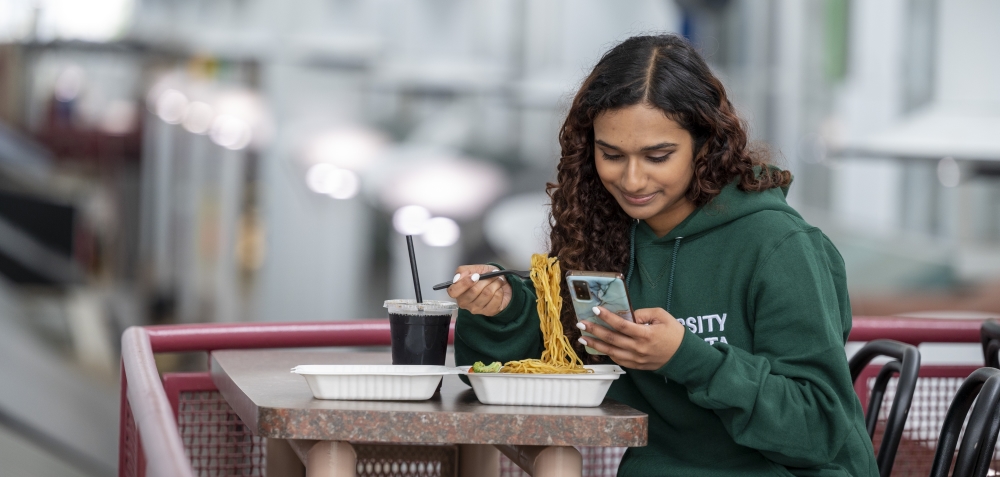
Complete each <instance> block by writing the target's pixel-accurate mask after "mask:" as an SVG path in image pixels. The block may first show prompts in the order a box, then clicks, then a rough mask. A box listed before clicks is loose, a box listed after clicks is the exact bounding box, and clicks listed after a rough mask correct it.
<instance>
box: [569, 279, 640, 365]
mask: <svg viewBox="0 0 1000 477" xmlns="http://www.w3.org/2000/svg"><path fill="white" fill-rule="evenodd" d="M566 284H567V285H568V286H569V288H570V292H569V294H570V297H571V298H572V299H573V310H574V311H575V312H576V319H577V320H578V321H589V322H591V323H597V324H598V325H601V326H603V327H605V328H611V327H610V326H608V324H607V323H605V322H604V320H602V319H600V318H598V317H597V315H595V314H594V307H595V306H602V307H604V309H606V310H608V311H610V312H612V313H614V314H616V315H618V316H620V317H622V318H624V319H626V320H628V321H631V322H633V323H634V322H635V319H634V318H632V302H631V301H629V298H628V290H627V289H626V288H625V277H623V276H622V274H621V273H613V272H587V271H579V270H570V271H568V272H566ZM583 336H588V337H593V336H594V335H592V334H590V333H587V332H583ZM586 349H587V352H588V353H590V354H604V353H601V352H599V351H597V350H595V349H593V348H591V347H590V346H587V347H586Z"/></svg>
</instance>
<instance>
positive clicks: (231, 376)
mask: <svg viewBox="0 0 1000 477" xmlns="http://www.w3.org/2000/svg"><path fill="white" fill-rule="evenodd" d="M448 359H449V363H448V364H449V365H452V363H453V362H454V361H453V358H452V357H451V356H449V358H448ZM391 361H392V360H391V357H390V355H389V353H388V352H346V351H338V350H319V351H317V350H281V349H278V350H226V351H216V352H213V353H212V364H211V372H212V380H213V381H214V382H215V385H216V386H218V388H219V391H220V392H221V393H222V395H223V397H224V398H225V399H226V401H227V402H229V404H230V406H232V407H233V410H234V411H235V412H236V414H237V415H239V416H240V418H241V419H242V420H243V422H244V423H245V424H246V425H247V426H249V428H250V429H251V431H252V432H253V433H254V434H255V435H258V436H263V437H275V438H281V439H321V440H339V441H352V442H399V443H401V442H407V443H427V444H443V443H450V444H507V445H575V446H622V447H624V446H645V445H646V439H647V416H646V414H644V413H642V412H639V411H637V410H635V409H632V408H630V407H628V406H625V405H624V404H620V403H618V402H616V401H613V400H610V399H605V400H604V402H603V403H602V404H601V405H600V406H598V407H592V408H582V407H544V406H493V405H486V404H481V403H480V402H479V401H478V400H477V399H476V395H475V393H474V392H473V391H472V388H470V387H468V386H467V385H466V384H465V383H463V382H462V381H461V380H459V378H458V376H457V375H448V376H444V379H443V382H442V386H441V393H440V396H435V397H433V398H431V399H429V400H426V401H334V400H322V399H315V398H313V395H312V392H311V391H310V390H309V386H308V385H307V384H306V381H305V379H304V378H303V377H302V376H299V375H297V374H293V373H291V372H290V369H291V368H292V367H294V366H297V365H301V364H391Z"/></svg>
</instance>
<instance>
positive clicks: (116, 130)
mask: <svg viewBox="0 0 1000 477" xmlns="http://www.w3.org/2000/svg"><path fill="white" fill-rule="evenodd" d="M138 110H139V107H138V106H137V105H136V104H135V103H134V102H132V101H126V100H122V99H116V100H114V101H111V103H109V104H108V106H107V107H106V108H105V109H104V113H103V114H102V116H101V122H100V126H99V127H100V129H101V131H103V132H105V133H107V134H110V135H112V136H124V135H126V134H128V133H130V132H132V131H134V130H135V127H136V120H137V117H138V115H139V111H138Z"/></svg>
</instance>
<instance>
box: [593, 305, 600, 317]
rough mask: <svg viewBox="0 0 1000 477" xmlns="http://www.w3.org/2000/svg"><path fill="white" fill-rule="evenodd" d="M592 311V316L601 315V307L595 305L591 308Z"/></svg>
mask: <svg viewBox="0 0 1000 477" xmlns="http://www.w3.org/2000/svg"><path fill="white" fill-rule="evenodd" d="M592 311H593V312H594V316H601V309H600V308H598V307H596V306H595V307H594V308H593V309H592Z"/></svg>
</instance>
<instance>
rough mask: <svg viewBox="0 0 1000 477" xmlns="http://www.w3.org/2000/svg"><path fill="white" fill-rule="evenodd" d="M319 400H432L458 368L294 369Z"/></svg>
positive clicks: (336, 366) (358, 366)
mask: <svg viewBox="0 0 1000 477" xmlns="http://www.w3.org/2000/svg"><path fill="white" fill-rule="evenodd" d="M292 372H293V373H296V374H299V375H301V376H302V377H304V378H305V379H306V383H308V384H309V389H311V390H312V393H313V397H315V398H316V399H339V400H359V401H419V400H424V399H430V398H431V396H433V395H434V391H435V390H436V389H437V386H438V383H440V382H441V378H442V377H443V376H444V375H446V374H458V373H459V372H458V371H457V370H456V369H455V368H451V367H447V366H423V365H365V364H322V365H320V364H310V365H301V366H296V367H294V368H292Z"/></svg>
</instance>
